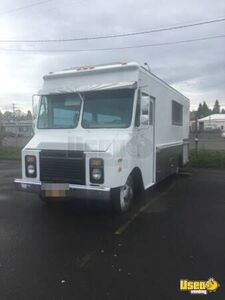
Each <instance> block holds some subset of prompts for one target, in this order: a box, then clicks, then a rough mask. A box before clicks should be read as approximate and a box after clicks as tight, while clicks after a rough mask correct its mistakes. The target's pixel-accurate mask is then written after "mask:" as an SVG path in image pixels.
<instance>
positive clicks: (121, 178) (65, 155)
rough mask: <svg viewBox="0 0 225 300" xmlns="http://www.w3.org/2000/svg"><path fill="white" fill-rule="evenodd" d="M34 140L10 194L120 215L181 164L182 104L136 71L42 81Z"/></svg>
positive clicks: (184, 149) (75, 73)
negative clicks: (102, 206) (75, 201)
mask: <svg viewBox="0 0 225 300" xmlns="http://www.w3.org/2000/svg"><path fill="white" fill-rule="evenodd" d="M38 96H39V104H38V113H37V117H36V119H35V125H34V126H35V135H34V137H33V138H32V139H31V141H30V142H29V143H28V144H27V145H26V146H25V148H24V149H23V150H22V179H15V184H16V187H17V189H19V190H23V191H29V192H36V193H38V194H39V195H40V198H41V199H42V200H44V201H46V202H54V201H55V198H56V197H62V198H63V197H71V198H80V199H84V198H86V199H96V200H97V199H99V200H100V199H101V200H106V201H112V206H113V208H114V209H115V211H116V212H119V213H120V212H126V211H128V210H129V209H130V207H131V205H132V199H133V196H134V193H135V192H136V191H141V190H146V189H148V188H149V187H151V186H153V185H154V184H156V183H157V182H159V181H161V180H163V179H164V178H166V177H168V176H169V175H171V174H174V173H176V172H178V170H179V167H180V166H182V165H184V164H185V163H187V162H188V137H189V100H188V99H187V98H186V97H185V96H183V95H182V94H180V93H179V92H178V91H177V90H175V89H174V88H172V87H171V86H169V85H168V84H167V83H165V82H164V81H162V80H161V79H159V78H158V77H157V76H155V75H154V74H152V73H151V72H150V71H149V70H147V69H146V68H144V67H142V66H140V65H138V64H137V63H133V62H130V63H112V64H108V65H99V66H87V67H79V68H72V69H68V70H64V71H60V72H54V73H49V74H48V75H46V76H44V84H43V88H42V89H41V90H40V91H39V93H38Z"/></svg>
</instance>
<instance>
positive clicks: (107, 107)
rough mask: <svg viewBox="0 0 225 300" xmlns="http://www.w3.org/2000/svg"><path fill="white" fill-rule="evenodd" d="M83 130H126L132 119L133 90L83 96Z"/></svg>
mask: <svg viewBox="0 0 225 300" xmlns="http://www.w3.org/2000/svg"><path fill="white" fill-rule="evenodd" d="M83 97H84V108H83V116H82V127H84V128H127V127H129V126H130V123H131V119H132V110H133V109H132V108H133V98H134V90H130V89H123V90H107V91H96V92H86V93H84V94H83Z"/></svg>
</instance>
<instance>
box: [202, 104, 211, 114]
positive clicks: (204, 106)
mask: <svg viewBox="0 0 225 300" xmlns="http://www.w3.org/2000/svg"><path fill="white" fill-rule="evenodd" d="M202 113H203V114H204V117H207V116H209V115H210V114H211V110H210V109H209V107H208V105H207V104H206V102H205V101H204V102H203V105H202Z"/></svg>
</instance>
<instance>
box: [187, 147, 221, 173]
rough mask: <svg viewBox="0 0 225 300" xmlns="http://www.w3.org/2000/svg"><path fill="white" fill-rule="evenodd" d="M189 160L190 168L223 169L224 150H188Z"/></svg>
mask: <svg viewBox="0 0 225 300" xmlns="http://www.w3.org/2000/svg"><path fill="white" fill-rule="evenodd" d="M189 159H190V166H191V167H197V168H215V169H225V150H199V151H198V152H197V153H196V151H195V150H190V153H189Z"/></svg>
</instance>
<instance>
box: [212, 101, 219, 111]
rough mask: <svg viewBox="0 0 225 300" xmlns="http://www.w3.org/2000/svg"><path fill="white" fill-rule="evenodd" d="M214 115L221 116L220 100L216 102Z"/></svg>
mask: <svg viewBox="0 0 225 300" xmlns="http://www.w3.org/2000/svg"><path fill="white" fill-rule="evenodd" d="M212 113H213V114H219V113H220V104H219V101H218V100H216V101H215V104H214V107H213V110H212Z"/></svg>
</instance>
